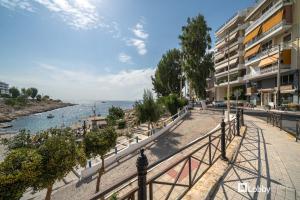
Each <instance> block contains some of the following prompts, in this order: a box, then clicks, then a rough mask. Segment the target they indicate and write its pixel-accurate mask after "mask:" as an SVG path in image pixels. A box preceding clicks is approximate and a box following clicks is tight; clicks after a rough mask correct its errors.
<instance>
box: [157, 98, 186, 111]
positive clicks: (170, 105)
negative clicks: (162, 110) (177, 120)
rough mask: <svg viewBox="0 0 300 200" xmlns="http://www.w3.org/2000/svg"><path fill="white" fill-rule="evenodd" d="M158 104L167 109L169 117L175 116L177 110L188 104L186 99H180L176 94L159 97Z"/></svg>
mask: <svg viewBox="0 0 300 200" xmlns="http://www.w3.org/2000/svg"><path fill="white" fill-rule="evenodd" d="M159 102H160V103H162V104H163V105H164V106H165V107H166V108H167V110H168V111H169V112H170V113H171V115H175V114H176V113H177V111H178V109H179V108H182V107H183V106H185V105H187V104H188V101H187V99H183V98H180V97H178V96H177V95H176V94H170V95H169V96H165V97H161V98H160V100H159Z"/></svg>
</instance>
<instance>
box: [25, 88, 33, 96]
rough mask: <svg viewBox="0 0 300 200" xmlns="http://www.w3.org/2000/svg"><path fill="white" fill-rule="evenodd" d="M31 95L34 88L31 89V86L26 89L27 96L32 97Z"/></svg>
mask: <svg viewBox="0 0 300 200" xmlns="http://www.w3.org/2000/svg"><path fill="white" fill-rule="evenodd" d="M31 95H32V90H31V88H28V89H26V96H27V97H31Z"/></svg>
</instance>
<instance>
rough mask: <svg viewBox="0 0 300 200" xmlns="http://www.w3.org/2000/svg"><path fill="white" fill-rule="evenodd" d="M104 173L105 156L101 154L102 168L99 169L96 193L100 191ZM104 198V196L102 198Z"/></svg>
mask: <svg viewBox="0 0 300 200" xmlns="http://www.w3.org/2000/svg"><path fill="white" fill-rule="evenodd" d="M103 173H104V156H101V168H100V169H99V174H98V178H97V185H96V193H97V192H99V191H100V181H101V176H102V175H103ZM101 199H103V198H101Z"/></svg>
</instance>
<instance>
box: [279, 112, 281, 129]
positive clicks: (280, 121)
mask: <svg viewBox="0 0 300 200" xmlns="http://www.w3.org/2000/svg"><path fill="white" fill-rule="evenodd" d="M279 126H280V130H282V113H280V116H279Z"/></svg>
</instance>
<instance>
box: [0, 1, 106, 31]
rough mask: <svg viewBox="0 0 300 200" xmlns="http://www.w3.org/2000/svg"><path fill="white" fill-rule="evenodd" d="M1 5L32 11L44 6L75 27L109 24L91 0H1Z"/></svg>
mask: <svg viewBox="0 0 300 200" xmlns="http://www.w3.org/2000/svg"><path fill="white" fill-rule="evenodd" d="M0 5H2V6H4V7H6V8H9V9H12V10H14V9H23V10H27V11H31V12H33V11H36V10H38V8H39V6H43V7H45V8H47V9H48V10H49V11H50V12H53V13H55V14H57V15H58V16H60V17H61V19H62V20H63V21H64V22H66V23H67V24H68V25H70V26H71V27H73V28H75V29H93V28H97V27H107V26H109V25H106V24H105V23H103V22H102V21H101V19H102V18H101V17H100V16H99V13H98V12H97V8H96V6H95V5H94V4H93V3H91V1H90V0H31V1H29V0H0Z"/></svg>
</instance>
